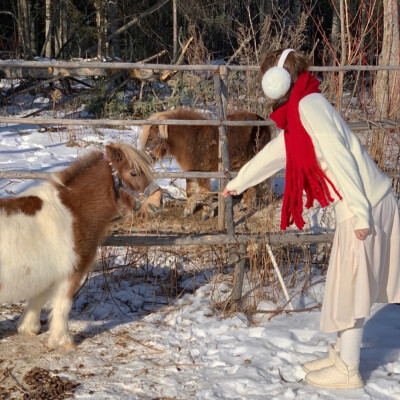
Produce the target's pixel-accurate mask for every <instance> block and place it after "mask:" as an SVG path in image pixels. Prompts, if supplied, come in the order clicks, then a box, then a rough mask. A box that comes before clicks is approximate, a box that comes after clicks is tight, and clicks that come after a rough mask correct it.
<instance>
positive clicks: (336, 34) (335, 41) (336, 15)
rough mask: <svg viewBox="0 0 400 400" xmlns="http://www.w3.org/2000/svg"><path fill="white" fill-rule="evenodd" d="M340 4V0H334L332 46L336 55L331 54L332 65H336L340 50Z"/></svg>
mask: <svg viewBox="0 0 400 400" xmlns="http://www.w3.org/2000/svg"><path fill="white" fill-rule="evenodd" d="M339 10H340V4H339V0H334V7H333V15H332V33H331V44H332V49H333V51H334V54H331V55H330V57H331V59H330V65H335V60H336V57H337V53H338V50H339V39H340V11H339Z"/></svg>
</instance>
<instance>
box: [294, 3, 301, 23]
mask: <svg viewBox="0 0 400 400" xmlns="http://www.w3.org/2000/svg"><path fill="white" fill-rule="evenodd" d="M301 4H302V0H293V7H292V10H293V20H294V23H295V24H298V23H299V21H300V16H301Z"/></svg>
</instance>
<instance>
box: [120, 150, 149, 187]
mask: <svg viewBox="0 0 400 400" xmlns="http://www.w3.org/2000/svg"><path fill="white" fill-rule="evenodd" d="M118 147H119V148H120V149H121V150H122V151H123V152H124V154H125V157H126V159H127V161H128V163H129V166H130V167H131V168H132V169H134V170H135V171H137V172H138V173H139V174H140V175H144V176H145V177H146V178H147V180H148V181H149V182H151V181H152V180H153V171H152V169H151V160H150V158H149V157H148V156H147V155H146V154H145V153H144V152H143V151H140V150H138V149H136V148H135V147H132V146H130V145H129V144H125V143H118Z"/></svg>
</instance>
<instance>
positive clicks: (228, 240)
mask: <svg viewBox="0 0 400 400" xmlns="http://www.w3.org/2000/svg"><path fill="white" fill-rule="evenodd" d="M27 68H33V69H39V70H40V69H42V70H43V69H46V70H47V71H46V72H47V73H48V74H50V75H53V76H60V78H62V77H68V76H71V75H77V76H78V75H79V74H82V75H83V76H94V75H102V74H103V75H104V73H103V72H104V70H110V71H109V72H110V73H111V74H112V73H113V70H129V71H136V72H135V73H137V71H143V70H151V71H171V70H172V71H193V72H212V73H213V80H214V93H215V101H216V104H217V113H218V119H214V120H205V121H181V120H163V121H160V120H157V121H154V120H88V119H68V118H63V119H58V118H23V117H20V118H15V117H1V118H0V123H7V124H19V125H21V124H22V125H26V124H36V125H79V126H133V125H154V124H157V125H159V124H165V125H211V126H217V127H218V132H219V160H220V163H219V170H218V172H209V173H200V172H190V173H184V172H177V173H173V172H162V173H156V174H155V177H156V178H165V177H181V178H182V177H184V178H186V177H195V176H200V177H210V178H213V177H215V178H218V179H220V182H224V179H226V178H227V174H230V176H234V175H235V174H234V173H233V172H230V171H229V156H228V149H227V140H226V127H227V126H243V125H253V126H254V125H258V126H261V125H272V124H273V122H272V121H270V120H267V121H226V109H227V98H226V97H227V93H228V91H227V79H228V74H229V72H231V71H257V70H258V66H255V65H254V66H218V65H163V64H143V63H123V62H64V61H14V60H13V61H0V74H2V75H3V76H5V77H8V78H10V77H18V74H19V73H21V76H22V72H21V71H22V70H25V69H27ZM310 70H311V71H319V72H342V71H350V70H355V71H378V70H400V66H355V65H354V66H340V67H310ZM107 74H108V73H107ZM133 76H135V74H133ZM349 125H350V127H351V129H353V130H354V131H356V130H359V131H362V130H378V129H381V130H382V129H384V130H386V131H390V130H394V129H396V130H398V124H397V123H396V122H394V121H388V120H385V121H365V122H356V123H350V124H349ZM48 174H49V173H48V172H47V173H46V172H41V173H38V172H26V171H3V172H0V178H5V177H8V178H15V179H46V177H48ZM199 174H201V175H199ZM391 174H392V175H393V176H399V174H398V173H396V172H394V173H391ZM228 176H229V175H228ZM219 187H220V189H221V183H220V186H219ZM218 197H219V207H220V212H219V213H218V229H219V230H220V231H222V230H223V229H221V228H225V227H226V232H227V233H226V234H218V235H217V234H213V235H187V236H183V235H174V236H171V235H163V236H160V235H147V236H144V235H142V234H141V235H138V236H109V237H107V238H106V239H105V241H104V243H103V245H104V246H186V245H231V246H236V251H237V252H238V253H240V254H243V253H244V252H245V251H246V245H247V243H248V242H249V241H250V240H252V241H259V242H268V243H269V244H276V245H278V244H282V245H296V244H297V245H303V244H306V243H307V244H308V243H309V244H315V243H328V242H331V241H332V238H333V235H332V234H320V235H310V234H296V233H285V234H266V235H258V236H254V235H253V236H250V235H244V234H235V230H234V224H233V214H232V206H231V203H230V205H229V201H230V199H229V200H228V201H224V200H223V199H222V196H221V195H219V196H218ZM225 205H227V208H226V211H225V212H221V210H222V209H223V208H224V206H225ZM225 220H226V221H227V224H226V225H225ZM243 275H244V261H243V258H242V260H240V261H239V262H238V263H237V264H236V266H235V272H234V285H233V291H232V294H231V301H232V303H237V302H238V301H240V298H241V292H242V283H243Z"/></svg>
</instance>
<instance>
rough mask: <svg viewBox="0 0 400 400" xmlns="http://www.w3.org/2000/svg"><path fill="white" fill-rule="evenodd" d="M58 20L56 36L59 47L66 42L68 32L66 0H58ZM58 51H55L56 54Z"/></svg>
mask: <svg viewBox="0 0 400 400" xmlns="http://www.w3.org/2000/svg"><path fill="white" fill-rule="evenodd" d="M59 15H60V17H59V18H60V20H59V28H58V33H59V34H58V37H59V45H60V49H61V48H62V47H63V46H64V44H65V43H67V40H68V36H69V32H68V0H60V10H59ZM58 53H59V51H57V52H56V54H58Z"/></svg>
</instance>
